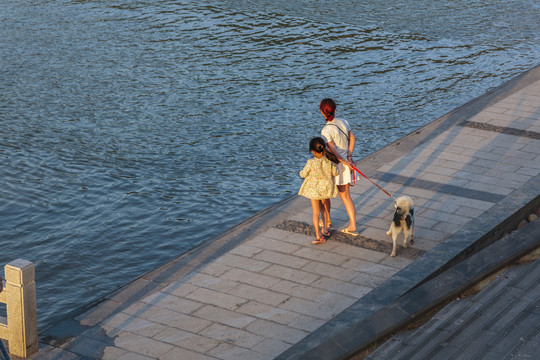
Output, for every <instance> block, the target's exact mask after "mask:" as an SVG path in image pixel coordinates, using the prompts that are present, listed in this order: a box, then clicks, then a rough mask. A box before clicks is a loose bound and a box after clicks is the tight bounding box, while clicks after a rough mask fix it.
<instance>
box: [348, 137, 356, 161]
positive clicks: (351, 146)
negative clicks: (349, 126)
mask: <svg viewBox="0 0 540 360" xmlns="http://www.w3.org/2000/svg"><path fill="white" fill-rule="evenodd" d="M355 143H356V139H355V137H354V134H353V132H352V130H351V131H349V148H348V149H347V161H348V162H350V163H351V164H354V161H353V158H352V154H353V151H354V145H355Z"/></svg>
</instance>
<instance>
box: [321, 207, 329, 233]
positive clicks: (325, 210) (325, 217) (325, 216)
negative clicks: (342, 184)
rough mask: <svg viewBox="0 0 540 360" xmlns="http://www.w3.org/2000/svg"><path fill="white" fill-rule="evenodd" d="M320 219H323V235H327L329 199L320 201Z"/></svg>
mask: <svg viewBox="0 0 540 360" xmlns="http://www.w3.org/2000/svg"><path fill="white" fill-rule="evenodd" d="M321 210H322V214H321V217H322V218H323V225H324V226H323V229H322V232H323V234H328V228H329V227H330V224H331V222H330V199H324V200H321Z"/></svg>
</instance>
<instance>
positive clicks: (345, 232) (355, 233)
mask: <svg viewBox="0 0 540 360" xmlns="http://www.w3.org/2000/svg"><path fill="white" fill-rule="evenodd" d="M340 232H342V233H344V234H348V235H351V236H358V235H360V234H359V233H358V231H351V230H347V228H345V229H342V230H340Z"/></svg>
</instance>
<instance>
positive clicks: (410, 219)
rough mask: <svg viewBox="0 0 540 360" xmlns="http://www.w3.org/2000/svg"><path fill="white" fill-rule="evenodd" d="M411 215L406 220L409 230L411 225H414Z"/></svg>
mask: <svg viewBox="0 0 540 360" xmlns="http://www.w3.org/2000/svg"><path fill="white" fill-rule="evenodd" d="M411 215H412V214H411ZM411 215H407V217H406V218H405V223H406V224H407V228H409V229H410V228H411V225H412V218H411Z"/></svg>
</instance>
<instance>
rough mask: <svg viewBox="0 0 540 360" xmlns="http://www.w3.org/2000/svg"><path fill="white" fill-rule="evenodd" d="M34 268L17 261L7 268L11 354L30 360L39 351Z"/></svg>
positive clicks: (8, 323) (29, 263) (31, 265)
mask: <svg viewBox="0 0 540 360" xmlns="http://www.w3.org/2000/svg"><path fill="white" fill-rule="evenodd" d="M34 275H35V270H34V264H33V263H31V262H30V261H27V260H22V259H17V260H14V261H12V262H10V263H9V264H7V265H6V266H5V267H4V276H5V278H6V288H5V289H4V291H5V292H6V312H7V328H8V332H9V338H8V341H9V352H10V353H11V354H12V355H15V356H18V357H21V358H26V357H28V356H30V355H32V354H34V353H36V352H37V351H38V331H37V306H36V283H35V282H34Z"/></svg>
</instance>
